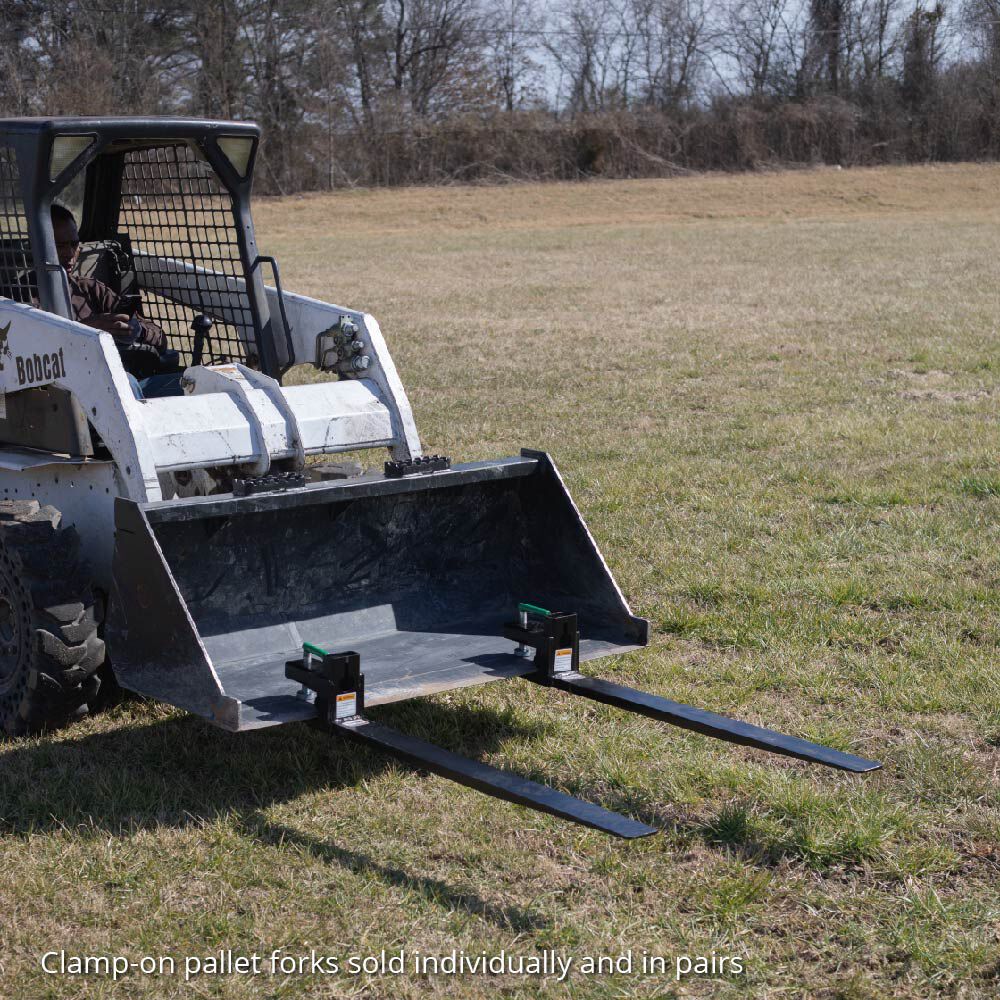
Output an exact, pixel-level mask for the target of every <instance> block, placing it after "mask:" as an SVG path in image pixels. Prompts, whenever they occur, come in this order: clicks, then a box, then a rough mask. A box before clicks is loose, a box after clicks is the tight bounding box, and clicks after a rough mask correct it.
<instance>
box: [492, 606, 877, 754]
mask: <svg viewBox="0 0 1000 1000" xmlns="http://www.w3.org/2000/svg"><path fill="white" fill-rule="evenodd" d="M518 611H519V620H518V621H517V622H509V623H508V624H506V625H505V626H504V635H505V636H506V637H507V638H508V639H511V640H512V641H514V642H516V643H517V644H518V646H517V649H516V651H515V652H516V653H517V654H518V655H520V656H525V655H530V649H532V648H533V649H534V650H535V671H534V672H533V673H529V674H526V675H525V677H526V679H528V680H530V681H533V682H534V683H536V684H541V685H543V686H545V687H554V688H557V689H558V690H560V691H566V692H568V693H569V694H575V695H580V696H581V697H584V698H591V699H592V700H594V701H599V702H602V703H603V704H605V705H614V706H615V707H616V708H622V709H624V710H625V711H627V712H635V713H637V714H639V715H646V716H648V717H649V718H651V719H657V720H658V721H660V722H666V723H668V724H669V725H672V726H680V727H681V728H682V729H690V730H692V731H694V732H697V733H702V734H704V735H706V736H712V737H715V738H716V739H720V740H725V741H726V742H727V743H738V744H741V745H742V746H748V747H754V748H756V749H758V750H767V751H769V752H770V753H777V754H783V755H784V756H786V757H796V758H798V759H799V760H805V761H808V762H809V763H811V764H824V765H826V766H827V767H834V768H838V769H840V770H842V771H852V772H854V773H855V774H864V773H867V772H869V771H877V770H878V769H879V768H881V766H882V765H881V764H879V763H878V762H877V761H873V760H867V759H865V758H864V757H857V756H855V755H854V754H849V753H843V752H841V751H839V750H834V749H832V748H831V747H825V746H821V745H820V744H818V743H810V742H809V741H808V740H802V739H799V738H798V737H795V736H788V735H786V734H784V733H778V732H774V731H773V730H771V729H764V728H762V727H761V726H754V725H751V724H750V723H748V722H741V721H739V720H738V719H730V718H728V717H727V716H724V715H716V714H715V713H714V712H707V711H705V710H704V709H701V708H695V707H693V706H692V705H683V704H681V703H680V702H676V701H670V700H669V699H667V698H661V697H659V696H657V695H653V694H648V693H646V692H645V691H637V690H636V689H635V688H630V687H625V686H624V685H621V684H615V683H613V682H612V681H606V680H602V679H600V678H597V677H587V676H585V675H583V674H581V673H580V672H579V665H580V635H579V631H578V630H577V616H576V615H575V614H565V613H562V612H554V611H547V610H545V609H544V608H539V607H538V606H537V605H533V604H521V605H519V607H518Z"/></svg>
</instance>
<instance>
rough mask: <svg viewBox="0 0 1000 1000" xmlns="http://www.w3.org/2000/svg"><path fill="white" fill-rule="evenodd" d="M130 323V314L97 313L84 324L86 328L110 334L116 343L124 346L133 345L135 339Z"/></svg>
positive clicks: (84, 321)
mask: <svg viewBox="0 0 1000 1000" xmlns="http://www.w3.org/2000/svg"><path fill="white" fill-rule="evenodd" d="M128 321H129V316H128V313H95V314H94V315H93V316H88V317H87V318H86V319H85V320H83V321H82V322H83V325H84V326H90V327H93V328H94V329H95V330H103V331H104V332H105V333H110V334H111V336H112V337H114V338H115V340H116V341H118V342H120V343H122V344H131V343H132V339H133V338H132V331H131V330H130V329H129V325H128Z"/></svg>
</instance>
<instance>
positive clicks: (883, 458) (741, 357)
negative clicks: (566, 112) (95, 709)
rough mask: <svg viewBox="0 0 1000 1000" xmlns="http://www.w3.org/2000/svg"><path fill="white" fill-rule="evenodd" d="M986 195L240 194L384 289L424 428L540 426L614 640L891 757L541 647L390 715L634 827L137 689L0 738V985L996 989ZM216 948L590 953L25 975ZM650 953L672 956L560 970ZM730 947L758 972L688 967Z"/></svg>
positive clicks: (454, 433)
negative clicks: (706, 733) (580, 672)
mask: <svg viewBox="0 0 1000 1000" xmlns="http://www.w3.org/2000/svg"><path fill="white" fill-rule="evenodd" d="M998 195H1000V169H998V168H996V167H988V166H968V167H949V168H935V169H931V168H906V169H885V170H877V171H850V172H847V171H844V172H841V171H826V170H824V171H817V172H802V173H787V174H768V175H756V176H739V177H704V178H682V179H677V180H669V181H648V182H631V183H592V184H581V185H572V186H571V185H551V186H510V187H502V188H455V189H434V190H404V191H388V192H368V191H359V192H349V193H343V194H337V195H333V196H322V197H320V196H316V197H305V198H299V199H286V200H281V201H270V202H263V203H261V204H260V205H259V206H258V209H257V226H258V235H259V239H260V243H261V245H262V246H263V248H264V249H265V251H266V252H268V253H272V254H274V255H275V256H277V257H278V258H279V259H280V260H281V262H282V270H283V278H284V282H285V285H286V286H287V287H288V288H289V289H291V290H295V291H302V292H306V293H309V294H314V295H317V296H319V297H321V298H324V299H327V300H330V301H334V302H340V303H342V304H345V305H348V304H349V305H352V306H358V307H363V308H365V309H366V310H368V311H369V312H372V313H373V314H375V315H376V316H377V317H378V318H379V320H380V321H381V323H382V328H383V331H384V332H385V334H386V337H387V339H388V341H389V344H390V346H391V348H392V350H393V352H394V355H395V358H396V361H397V364H398V366H399V368H400V372H401V374H402V377H403V380H404V383H405V385H406V386H407V388H408V390H409V395H410V399H411V402H412V403H413V407H414V411H415V415H416V418H417V422H418V426H419V428H420V429H421V433H422V437H423V440H424V442H425V443H426V445H427V447H428V448H429V449H430V450H433V451H439V452H444V453H447V454H450V455H452V456H453V457H455V458H456V459H459V460H469V459H474V458H483V457H491V456H501V455H505V454H513V453H516V451H517V450H518V449H519V448H521V447H522V446H530V447H538V448H545V449H547V450H549V451H551V452H552V453H553V454H554V455H555V456H556V458H557V460H558V462H559V463H560V466H561V468H562V470H563V472H564V474H565V476H566V478H567V481H568V484H569V486H570V489H571V490H572V492H573V494H574V496H575V498H576V500H577V502H578V504H579V505H580V507H581V509H582V511H583V513H584V516H585V517H586V518H587V519H588V522H589V524H590V526H591V529H592V531H593V533H594V534H595V536H596V538H597V540H598V542H599V544H600V546H601V547H602V550H603V551H604V553H605V556H606V558H607V560H608V562H609V564H610V566H611V568H612V570H613V572H614V573H615V574H616V576H617V578H618V580H619V582H620V584H621V586H622V588H623V590H624V591H625V593H626V594H627V595H628V597H629V599H630V600H631V602H632V606H633V609H634V610H635V611H636V612H637V613H638V614H641V615H643V616H645V617H648V618H649V619H650V620H651V621H652V623H653V626H654V630H655V640H654V643H653V645H652V647H651V648H650V649H648V650H646V651H643V652H641V653H636V654H632V655H627V656H621V657H618V658H615V659H612V660H608V661H602V664H601V669H602V672H604V673H606V674H608V675H611V676H614V677H615V678H616V679H619V680H622V681H625V682H627V683H632V684H634V685H636V686H639V687H643V688H645V689H647V690H652V691H656V692H658V693H662V694H667V695H669V696H670V697H673V698H675V699H677V700H681V701H688V702H692V703H694V704H697V705H700V706H703V707H706V708H713V709H716V710H719V711H723V712H727V713H732V714H739V715H741V716H743V717H745V718H747V719H750V720H752V721H755V722H759V723H764V724H767V725H771V726H774V727H776V728H779V729H782V730H784V731H787V732H791V733H795V734H797V735H802V736H805V737H807V738H812V739H817V740H821V741H826V742H829V743H831V744H833V745H835V746H837V747H840V748H842V749H847V750H852V751H855V752H858V753H861V754H863V755H866V756H873V757H876V758H878V759H881V760H883V761H884V762H885V770H884V771H882V772H881V773H878V774H876V775H873V776H869V777H867V778H863V779H858V778H856V777H851V776H847V775H843V774H840V773H836V772H830V771H826V770H823V769H818V768H810V767H808V766H806V765H803V764H799V763H796V762H792V761H786V760H783V759H780V758H772V757H767V756H765V755H763V754H761V753H757V752H753V751H744V750H741V749H739V748H735V747H730V746H727V745H724V744H721V743H718V742H715V741H711V740H708V739H705V738H701V737H697V736H692V735H688V734H685V733H683V732H681V731H680V730H670V729H669V728H667V727H663V726H658V725H656V724H655V723H653V722H650V721H648V720H643V719H640V718H638V717H627V716H625V715H623V714H621V713H617V712H615V711H613V710H610V709H605V708H603V707H601V706H597V705H592V704H581V703H578V702H576V701H571V700H570V699H569V698H568V697H566V696H562V695H558V694H554V693H550V692H546V691H543V690H541V689H535V688H533V687H531V686H529V685H526V684H523V683H520V682H510V683H506V684H498V685H492V686H489V687H487V688H482V689H474V690H472V691H467V692H461V693H455V694H452V695H447V696H439V697H436V698H433V699H429V700H426V701H422V702H409V703H406V704H405V705H402V706H396V707H393V708H386V709H383V710H381V711H378V712H377V713H373V714H377V715H378V716H379V717H380V718H384V719H388V720H391V721H392V722H393V724H394V725H397V726H398V727H400V728H402V729H405V730H406V731H409V732H413V733H416V734H419V735H424V736H429V737H431V738H433V739H435V740H436V741H438V742H440V743H442V744H443V745H446V746H448V747H449V748H452V749H456V750H459V751H462V752H465V753H470V754H474V755H477V756H479V757H481V758H482V759H484V760H488V761H489V762H491V763H494V764H496V765H499V766H504V767H510V768H511V769H515V770H517V771H519V772H521V773H524V774H527V775H531V776H534V777H537V778H541V779H544V780H546V781H548V782H550V783H553V784H555V785H557V786H558V787H560V788H562V789H564V790H567V791H570V792H573V793H575V794H578V795H580V796H583V797H585V798H588V799H591V800H594V801H598V802H600V803H602V804H604V805H606V806H608V807H609V808H613V809H617V810H620V811H625V812H628V813H631V814H632V815H635V816H636V817H639V818H641V819H643V820H646V821H648V822H650V823H653V824H655V825H658V826H660V827H662V829H663V833H662V834H661V835H660V836H659V837H656V838H650V839H648V840H645V841H639V842H632V843H623V842H613V841H611V840H610V839H608V838H606V837H604V836H602V835H600V834H598V833H593V832H589V831H584V830H581V829H580V828H577V827H573V826H570V825H568V824H566V823H562V822H559V821H557V820H550V819H548V818H546V817H542V816H540V815H538V814H535V813H529V812H527V811H525V810H522V809H518V808H516V807H513V806H508V805H505V804H501V803H498V802H495V801H493V800H490V799H487V798H485V797H483V796H479V795H477V794H476V793H474V792H471V791H468V790H466V789H462V788H460V787H458V786H456V785H452V784H449V783H447V782H445V781H443V780H440V779H437V778H432V777H428V776H426V775H422V774H419V773H414V772H412V771H409V770H407V769H405V768H398V767H396V766H393V765H391V764H388V763H386V762H385V761H384V760H382V759H380V758H377V757H375V756H370V755H368V754H366V753H363V752H357V751H354V750H348V749H346V748H344V747H342V746H341V745H339V744H337V743H334V742H333V741H332V740H330V739H329V738H325V737H323V736H322V735H320V734H318V733H316V732H314V731H311V730H308V731H307V730H304V729H302V728H297V727H288V728H286V729H282V730H277V731H273V730H272V731H266V732H263V733H259V734H255V735H254V734H251V735H243V736H239V737H235V736H232V735H228V734H226V733H223V732H221V731H217V730H214V729H210V728H208V726H207V725H204V724H202V723H201V722H199V721H197V720H195V719H192V718H190V717H186V716H183V715H181V714H180V713H177V712H174V711H172V710H169V709H165V708H162V707H157V706H153V705H148V704H143V703H130V704H126V705H124V706H121V707H119V708H117V709H115V710H114V711H112V712H110V713H109V714H106V715H104V716H101V717H97V718H94V719H92V720H89V721H86V722H84V723H82V724H80V725H78V726H76V727H75V728H73V729H72V730H70V731H68V732H65V733H60V734H58V735H55V736H49V737H45V738H43V739H30V740H20V741H16V742H12V743H7V744H3V745H2V746H0V913H2V914H3V916H2V918H0V996H3V997H11V998H14V997H31V998H35V997H81V998H83V997H86V998H92V997H94V998H103V997H111V996H142V997H179V996H198V997H283V998H284V997H303V996H310V997H311V996H316V997H341V996H352V997H353V996H365V997H368V996H370V997H393V998H411V997H424V996H449V997H461V998H469V1000H480V998H483V1000H485V998H487V997H496V996H503V997H534V996H544V997H587V998H591V997H593V998H609V1000H610V998H619V997H621V998H625V997H637V998H639V997H641V998H648V997H671V996H695V997H722V998H726V997H829V998H834V997H842V998H858V1000H861V998H870V997H871V998H877V997H937V996H954V997H963V998H978V997H982V998H987V997H995V996H997V995H998V993H1000V776H998V761H1000V671H998V669H997V647H998V642H1000V586H998V583H1000V444H998V442H1000V435H998V427H997V421H998V417H1000V392H998V391H997V387H998V386H1000V347H998V337H997V333H998V323H1000V290H998V289H1000V286H998V281H997V261H998V259H1000V197H998ZM224 948H231V949H234V950H235V951H237V952H240V953H242V954H250V953H253V952H257V953H265V954H267V955H269V954H270V953H271V951H272V950H274V949H276V948H284V949H286V951H287V953H288V954H290V955H300V954H306V955H308V954H309V952H310V950H311V949H316V950H317V951H318V952H320V953H322V954H332V955H337V956H339V957H341V958H342V959H346V957H347V956H350V955H360V954H369V953H374V954H378V953H379V951H380V950H381V949H383V948H384V949H387V950H388V951H389V952H398V951H399V949H406V950H407V952H408V953H410V955H411V957H412V954H413V953H414V952H417V951H419V952H421V953H424V954H433V955H442V954H450V953H451V951H452V949H464V950H465V951H466V952H467V953H470V954H479V953H482V952H484V951H485V952H488V953H489V954H496V953H499V952H500V950H501V949H506V951H507V952H509V953H514V954H516V955H523V956H530V955H536V956H537V955H540V954H542V953H543V952H544V951H545V950H546V949H555V950H556V951H557V952H558V954H560V955H561V956H572V957H574V958H575V959H576V961H577V965H576V966H575V968H574V970H573V971H571V973H570V975H569V977H568V979H567V980H566V981H565V982H563V983H558V982H556V981H555V979H554V978H553V979H548V980H543V979H540V978H529V977H520V978H519V977H499V976H464V977H462V976H446V975H439V976H423V977H421V976H416V975H413V974H408V975H405V976H391V975H385V976H383V975H377V974H376V975H371V976H366V975H361V976H352V975H349V974H347V973H346V972H344V973H341V974H339V975H302V976H300V975H287V976H282V975H277V976H273V975H263V974H262V975H259V976H256V977H250V976H246V975H244V976H239V975H234V976H228V977H211V976H203V977H201V978H197V979H194V980H192V981H191V982H187V983H185V982H184V979H183V975H182V974H181V973H180V971H179V972H178V974H177V975H175V976H169V975H165V976H142V975H140V974H138V973H130V974H129V975H128V976H126V977H125V978H124V979H122V980H121V981H120V982H118V983H117V984H116V983H114V982H112V981H111V980H110V979H108V978H100V977H96V978H95V977H89V978H85V977H69V976H47V975H44V974H43V973H42V972H41V970H40V968H39V956H40V955H41V953H42V952H44V951H50V950H59V949H67V951H70V952H72V953H74V954H124V955H127V956H129V957H131V958H134V959H138V958H139V957H140V956H142V955H154V956H155V955H169V956H173V957H174V958H176V959H177V961H178V963H181V962H182V960H183V957H184V956H186V955H208V954H211V953H212V952H213V951H217V950H218V949H224ZM629 950H631V951H632V953H633V957H634V961H635V965H636V966H638V964H639V961H640V957H641V955H642V954H644V953H648V954H655V955H661V956H667V957H668V958H669V961H670V963H671V964H669V965H668V972H667V973H666V974H663V975H645V974H642V973H641V972H640V971H638V969H637V968H634V969H633V971H632V972H631V973H629V972H627V971H623V972H619V973H615V974H603V975H588V974H586V972H585V971H583V966H582V963H583V960H584V958H585V957H586V956H597V955H607V956H617V955H619V954H622V953H625V952H627V951H629ZM713 954H714V955H715V956H717V957H718V956H740V957H741V958H742V960H743V963H744V966H745V971H744V972H743V973H742V974H738V975H737V974H733V972H732V970H731V969H729V968H727V969H726V970H725V971H724V972H723V973H722V974H721V975H719V974H715V975H712V974H707V975H690V976H688V977H686V978H685V979H683V980H682V981H681V982H679V983H678V982H676V981H675V976H674V968H675V966H674V965H673V964H672V963H673V957H674V956H677V955H688V956H692V957H693V956H697V955H701V956H712V955H713Z"/></svg>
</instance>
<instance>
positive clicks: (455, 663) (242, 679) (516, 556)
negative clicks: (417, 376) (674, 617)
mask: <svg viewBox="0 0 1000 1000" xmlns="http://www.w3.org/2000/svg"><path fill="white" fill-rule="evenodd" d="M345 492H346V491H345ZM317 498H318V499H317V502H315V503H310V504H305V505H299V506H295V507H284V508H280V509H258V510H253V511H251V512H242V513H235V514H233V513H226V514H215V515H212V516H206V517H197V518H195V519H188V520H167V521H162V522H159V523H157V522H156V521H155V520H152V522H151V523H152V528H153V532H154V535H155V538H156V540H157V542H158V544H159V546H160V548H161V551H162V553H163V557H164V559H165V561H166V564H167V566H168V567H169V569H170V572H171V574H172V575H173V578H174V581H175V582H176V585H177V587H178V589H179V591H180V594H181V597H182V598H183V601H184V602H185V604H186V605H187V609H188V612H189V613H190V615H191V617H192V619H193V620H194V623H195V626H196V628H197V630H198V633H199V635H200V638H201V640H202V642H203V643H204V645H205V647H206V649H207V651H208V653H209V656H210V658H211V661H212V663H213V665H214V667H215V670H216V673H217V675H218V677H219V680H220V681H221V683H222V687H223V689H224V691H225V693H226V695H228V696H230V697H234V698H237V699H239V700H240V701H241V702H242V703H243V704H244V706H245V709H246V710H247V711H249V712H250V713H251V714H254V715H255V717H256V718H257V720H258V721H259V723H261V724H267V723H268V722H269V721H287V714H288V713H289V712H293V710H294V711H299V712H301V711H302V709H303V708H304V706H303V705H302V703H301V702H299V703H298V705H297V706H296V705H292V704H289V700H290V699H291V700H294V695H295V691H296V685H295V684H294V683H293V682H291V681H288V680H286V679H285V677H284V666H285V663H286V661H287V660H289V659H293V658H295V657H297V656H301V651H302V644H303V642H310V643H314V644H315V645H318V646H320V647H322V648H324V649H326V650H328V651H330V652H341V651H345V650H356V651H357V652H359V653H360V654H361V663H362V670H363V672H364V674H365V692H366V702H367V703H368V704H369V705H375V704H379V703H383V702H389V701H395V700H399V699H402V698H409V697H414V696H416V695H421V694H429V693H432V692H434V691H441V690H447V689H449V688H454V687H460V686H464V685H467V684H474V683H481V682H483V681H487V680H491V679H494V678H497V677H504V676H511V675H515V674H521V673H526V672H527V671H529V670H530V669H531V664H530V661H526V660H524V659H521V658H518V657H516V656H514V655H513V648H514V647H513V644H512V643H511V642H510V641H509V640H506V639H504V638H503V636H502V634H501V629H502V626H503V623H504V622H505V621H510V620H512V619H514V618H515V617H516V606H517V604H518V603H519V602H521V601H529V602H531V603H533V604H537V605H541V606H542V607H545V608H549V609H552V610H561V611H575V612H577V614H578V616H579V624H580V631H581V657H582V658H585V659H589V658H592V657H594V656H599V655H603V654H605V653H610V652H617V651H623V650H625V649H628V648H634V647H635V646H636V645H638V644H641V643H642V642H643V641H644V638H643V637H642V636H641V632H642V629H641V625H643V624H644V623H641V620H639V619H635V618H633V617H632V616H631V615H630V613H629V612H628V609H627V607H626V606H625V605H624V602H623V601H622V599H621V595H620V594H619V593H618V591H617V588H616V587H615V585H614V582H613V581H612V580H611V577H610V574H609V573H608V571H607V568H606V567H605V565H604V563H603V560H602V559H601V557H600V555H599V553H598V552H597V550H596V548H595V547H594V545H593V542H592V541H591V539H590V536H589V534H588V533H587V531H586V529H585V528H584V526H583V524H582V522H581V521H580V519H579V515H578V514H577V512H576V510H575V508H574V507H573V505H572V503H571V502H570V500H569V497H568V495H567V494H566V493H565V490H564V489H563V487H562V484H561V482H560V481H559V480H558V478H557V477H556V476H555V474H554V473H553V472H552V471H551V470H548V471H547V473H543V472H542V471H539V472H537V473H535V474H533V475H527V476H520V477H517V478H506V479H499V480H498V479H490V480H485V481H482V482H471V483H469V482H466V483H462V484H458V485H454V486H447V487H438V488H435V489H415V490H414V491H412V492H396V493H392V494H388V495H374V496H373V495H367V496H350V495H344V496H342V497H341V496H338V495H337V493H336V491H333V493H332V495H331V493H329V492H328V493H325V494H317ZM307 714H309V713H308V711H307Z"/></svg>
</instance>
